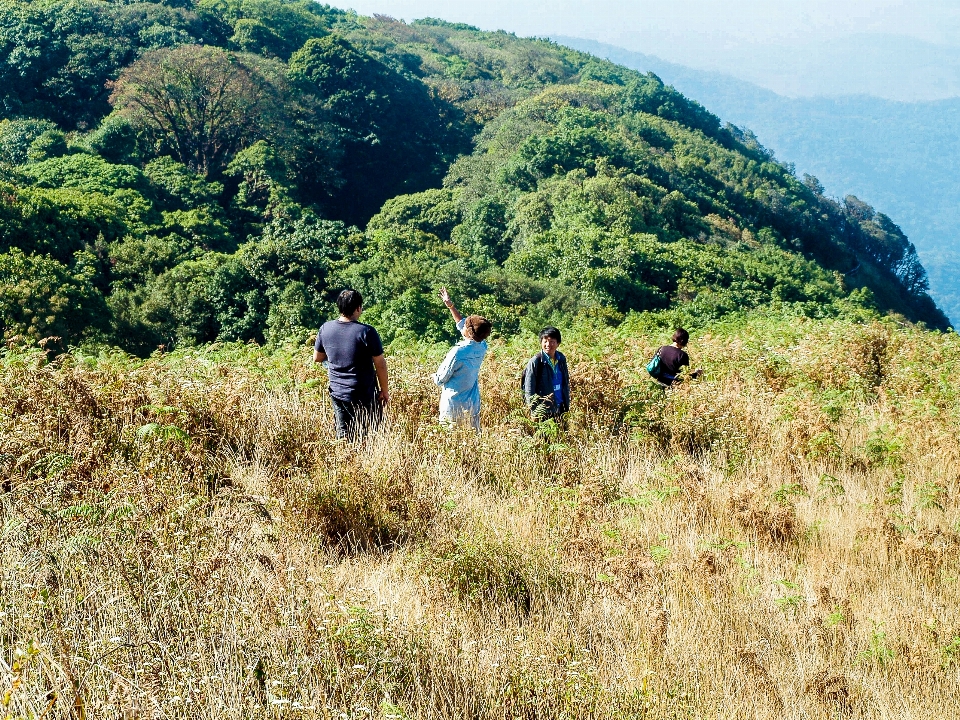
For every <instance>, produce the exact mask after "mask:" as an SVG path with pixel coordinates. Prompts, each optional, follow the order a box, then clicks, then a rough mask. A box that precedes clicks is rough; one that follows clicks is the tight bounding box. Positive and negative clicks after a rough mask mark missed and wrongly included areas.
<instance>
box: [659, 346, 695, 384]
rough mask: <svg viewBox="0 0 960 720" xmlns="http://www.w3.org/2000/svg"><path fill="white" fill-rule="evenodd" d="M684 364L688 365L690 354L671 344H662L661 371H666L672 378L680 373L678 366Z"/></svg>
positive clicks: (680, 366)
mask: <svg viewBox="0 0 960 720" xmlns="http://www.w3.org/2000/svg"><path fill="white" fill-rule="evenodd" d="M684 366H686V367H690V356H689V355H687V353H686V352H684V351H683V350H681V349H680V348H675V347H674V346H673V345H664V346H663V347H662V348H660V367H661V368H662V370H661V373H666V374H667V375H669V376H670V378H669V379H671V380H672V379H673V378H675V377H676V376H677V375H679V374H680V368H682V367H684Z"/></svg>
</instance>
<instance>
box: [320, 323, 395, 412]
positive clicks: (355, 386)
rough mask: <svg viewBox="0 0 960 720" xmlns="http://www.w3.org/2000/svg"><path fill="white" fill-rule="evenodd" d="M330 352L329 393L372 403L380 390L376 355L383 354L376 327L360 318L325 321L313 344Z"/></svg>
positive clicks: (323, 350) (328, 364)
mask: <svg viewBox="0 0 960 720" xmlns="http://www.w3.org/2000/svg"><path fill="white" fill-rule="evenodd" d="M313 347H314V349H315V350H316V351H317V352H322V353H326V354H327V373H328V375H329V377H330V395H331V396H332V397H335V398H336V399H337V400H345V401H346V402H357V403H369V402H371V401H372V400H373V399H374V397H375V396H376V394H377V373H376V370H375V369H374V367H373V358H375V357H377V356H378V355H383V343H382V342H381V341H380V336H379V335H378V334H377V331H376V330H374V329H373V328H372V327H370V326H369V325H364V324H363V323H361V322H340V321H339V320H331V321H330V322H327V323H324V324H323V325H322V326H321V327H320V332H319V333H317V342H316V344H315V345H314V346H313Z"/></svg>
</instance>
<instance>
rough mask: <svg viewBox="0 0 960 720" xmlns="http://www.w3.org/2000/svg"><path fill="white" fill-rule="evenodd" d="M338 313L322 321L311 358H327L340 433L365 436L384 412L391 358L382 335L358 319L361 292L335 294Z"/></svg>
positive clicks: (378, 421) (351, 438) (353, 436)
mask: <svg viewBox="0 0 960 720" xmlns="http://www.w3.org/2000/svg"><path fill="white" fill-rule="evenodd" d="M337 309H338V310H339V311H340V317H339V318H337V319H336V320H331V321H330V322H326V323H324V324H323V325H322V326H321V327H320V331H319V332H318V333H317V341H316V343H315V344H314V347H313V361H314V362H318V363H319V362H325V363H326V368H327V374H328V377H329V379H330V401H331V403H332V404H333V416H334V420H335V421H336V425H337V438H338V439H339V438H346V439H347V440H349V441H350V442H353V441H355V440H357V439H361V438H363V436H364V435H366V433H367V430H369V428H370V427H371V426H373V427H376V426H377V425H378V424H379V423H380V420H381V418H382V417H383V408H384V406H385V405H386V404H387V403H388V402H389V400H390V390H389V387H388V384H387V382H388V378H387V361H386V359H385V358H384V356H383V343H382V342H381V340H380V335H379V334H378V333H377V331H376V330H375V329H374V328H373V327H371V326H370V325H365V324H364V323H362V322H360V321H359V318H360V313H362V312H363V298H362V297H361V296H360V293H358V292H357V291H356V290H344V291H343V292H341V293H340V295H339V297H338V298H337Z"/></svg>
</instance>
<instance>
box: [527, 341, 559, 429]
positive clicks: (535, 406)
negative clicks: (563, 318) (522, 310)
mask: <svg viewBox="0 0 960 720" xmlns="http://www.w3.org/2000/svg"><path fill="white" fill-rule="evenodd" d="M560 341H561V336H560V331H559V330H558V329H557V328H555V327H545V328H544V329H543V330H541V331H540V352H538V353H537V354H536V355H534V356H533V357H532V358H530V361H529V362H528V363H527V367H526V368H525V369H524V371H523V381H522V385H523V397H524V400H526V403H527V407H528V408H530V416H531V417H532V418H533V419H534V420H537V421H538V422H539V421H543V420H550V419H559V418H560V416H561V415H563V414H564V413H566V412H568V411H569V410H570V372H569V371H568V369H567V358H566V357H564V355H563V353H562V352H560V351H559V350H558V349H557V348H558V347H559V346H560Z"/></svg>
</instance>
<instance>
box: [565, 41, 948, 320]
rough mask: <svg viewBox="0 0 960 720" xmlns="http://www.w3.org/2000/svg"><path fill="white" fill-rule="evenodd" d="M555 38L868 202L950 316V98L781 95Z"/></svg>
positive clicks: (717, 75) (835, 191)
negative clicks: (649, 81)
mask: <svg viewBox="0 0 960 720" xmlns="http://www.w3.org/2000/svg"><path fill="white" fill-rule="evenodd" d="M556 39H557V40H558V42H562V43H563V44H565V45H568V46H570V47H573V48H576V49H578V50H582V51H584V52H590V53H593V54H595V55H598V56H600V57H605V58H608V59H610V60H612V61H613V62H617V63H621V64H623V65H625V66H627V67H631V68H634V69H636V70H641V71H651V72H655V73H657V74H658V75H659V76H660V77H662V78H663V79H664V81H665V82H667V83H669V84H671V85H673V86H674V87H676V88H677V89H678V90H680V91H681V92H683V93H685V94H686V95H687V96H689V97H692V98H696V99H697V100H698V101H700V102H702V103H704V105H706V106H707V107H709V108H710V109H711V110H713V111H714V112H716V113H717V114H718V115H719V116H720V117H721V118H723V119H724V120H726V121H729V122H732V123H734V124H735V125H739V126H741V127H748V128H750V129H751V130H753V131H754V132H755V133H756V134H757V136H758V138H759V139H760V141H761V142H763V144H764V145H766V146H767V147H769V148H772V149H773V150H774V151H775V152H776V154H777V156H778V157H779V158H780V159H781V160H784V161H789V162H791V163H795V164H796V167H797V170H798V172H800V173H809V174H811V175H815V176H816V177H817V178H819V179H820V181H821V182H822V183H823V185H824V186H825V188H826V189H827V191H828V192H829V193H830V194H836V195H841V196H842V195H846V194H848V193H850V194H854V195H857V196H859V197H862V198H870V201H871V202H872V203H873V204H874V205H876V206H877V207H878V208H881V209H882V210H883V211H884V212H886V213H888V214H889V215H890V216H892V217H895V218H897V222H898V224H900V226H901V227H902V228H903V229H904V232H905V233H906V234H907V235H908V236H909V237H910V239H911V240H912V241H913V242H914V243H915V244H916V246H917V252H918V254H919V255H920V259H921V260H922V261H923V264H924V266H925V267H926V269H927V271H928V272H929V274H930V293H931V295H932V296H933V297H934V298H935V299H936V300H937V302H938V303H939V304H940V306H941V307H942V308H943V309H944V310H945V311H946V313H947V315H948V316H950V317H951V318H960V282H958V278H960V250H958V249H957V248H956V247H955V246H956V240H957V238H960V173H958V171H957V167H956V162H955V159H956V158H957V157H958V156H960V131H958V129H957V128H960V99H951V100H941V101H937V102H918V103H900V102H893V101H890V100H883V99H880V98H875V97H867V96H851V97H836V98H787V97H783V96H781V95H777V94H776V93H773V92H771V91H769V90H765V89H763V88H760V87H758V86H756V85H751V84H750V83H747V82H743V81H741V80H737V79H735V78H732V77H730V76H727V75H723V74H720V73H710V72H705V71H700V70H694V69H691V68H686V67H683V66H681V65H676V64H673V63H669V62H666V61H664V60H661V59H659V58H656V57H653V56H650V55H644V54H641V53H634V52H630V51H627V50H623V49H622V48H616V47H613V46H611V45H604V44H601V43H596V42H593V41H589V40H582V39H578V38H568V37H563V38H556Z"/></svg>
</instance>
